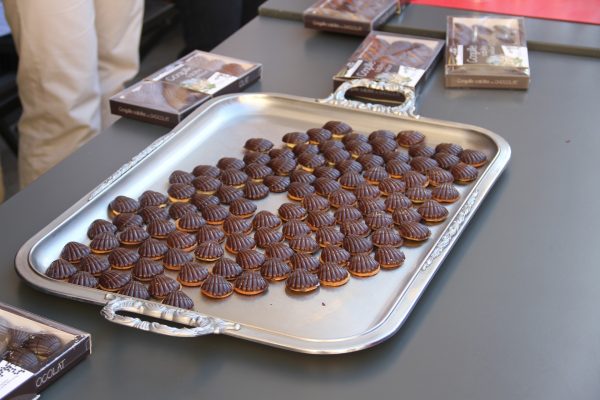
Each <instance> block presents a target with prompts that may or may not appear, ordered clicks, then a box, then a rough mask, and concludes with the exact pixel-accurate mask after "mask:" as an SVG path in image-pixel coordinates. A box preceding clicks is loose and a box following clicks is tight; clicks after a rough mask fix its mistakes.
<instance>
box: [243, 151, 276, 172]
mask: <svg viewBox="0 0 600 400" xmlns="http://www.w3.org/2000/svg"><path fill="white" fill-rule="evenodd" d="M270 161H271V156H269V155H268V154H266V153H259V152H257V151H248V152H246V154H244V162H245V163H246V167H247V166H248V165H250V164H261V165H267V164H268V163H269V162H270ZM245 172H246V173H248V171H245Z"/></svg>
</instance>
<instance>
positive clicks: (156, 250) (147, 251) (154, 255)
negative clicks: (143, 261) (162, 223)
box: [138, 238, 169, 260]
mask: <svg viewBox="0 0 600 400" xmlns="http://www.w3.org/2000/svg"><path fill="white" fill-rule="evenodd" d="M167 250H169V246H167V244H166V243H165V242H163V241H162V240H158V239H154V238H150V239H146V240H145V241H144V242H143V243H142V244H140V247H138V254H139V255H140V257H143V258H149V259H152V260H160V259H162V258H163V257H164V255H165V253H166V252H167Z"/></svg>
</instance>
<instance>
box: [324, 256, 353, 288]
mask: <svg viewBox="0 0 600 400" xmlns="http://www.w3.org/2000/svg"><path fill="white" fill-rule="evenodd" d="M318 276H319V281H320V282H321V285H323V286H331V287H337V286H342V285H344V284H346V283H347V282H348V280H350V274H348V271H347V270H346V269H345V268H343V267H340V266H339V265H337V264H335V263H331V262H325V263H323V264H321V266H320V267H319V275H318Z"/></svg>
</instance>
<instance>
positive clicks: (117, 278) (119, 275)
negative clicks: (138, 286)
mask: <svg viewBox="0 0 600 400" xmlns="http://www.w3.org/2000/svg"><path fill="white" fill-rule="evenodd" d="M129 282H131V274H130V273H129V272H123V271H117V270H113V269H111V270H108V271H106V272H104V273H103V274H102V275H100V278H98V287H99V288H100V289H102V290H106V291H109V292H117V291H119V289H121V288H122V287H123V286H125V285H127V284H128V283H129Z"/></svg>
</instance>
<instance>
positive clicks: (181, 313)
mask: <svg viewBox="0 0 600 400" xmlns="http://www.w3.org/2000/svg"><path fill="white" fill-rule="evenodd" d="M106 299H107V300H109V302H108V303H107V304H106V306H104V308H102V311H100V314H102V316H103V317H104V318H106V319H107V320H109V321H111V322H114V323H116V324H119V325H125V326H129V327H132V328H136V329H141V330H143V331H149V332H154V333H160V334H162V335H167V336H177V337H195V336H203V335H208V334H211V333H213V334H218V333H222V332H223V331H224V330H229V329H231V330H236V331H237V330H240V324H237V323H233V322H229V321H224V320H222V319H219V318H213V317H208V316H205V315H202V314H198V313H197V312H194V311H187V310H182V309H179V308H174V307H168V306H165V305H162V304H158V303H153V302H150V301H144V300H138V299H132V298H130V297H121V296H116V295H114V294H107V295H106ZM119 311H128V312H133V313H137V314H140V315H146V316H149V317H154V318H160V319H164V320H167V321H173V322H177V323H180V324H184V325H189V326H192V328H175V327H172V326H169V325H164V324H160V323H158V322H149V321H143V320H141V319H139V318H136V317H128V316H125V315H120V314H117V312H119Z"/></svg>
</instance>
